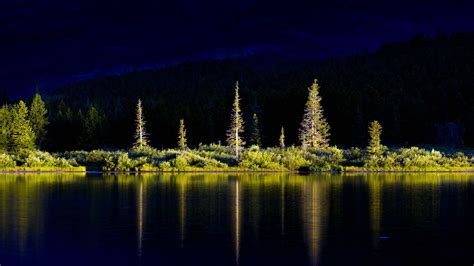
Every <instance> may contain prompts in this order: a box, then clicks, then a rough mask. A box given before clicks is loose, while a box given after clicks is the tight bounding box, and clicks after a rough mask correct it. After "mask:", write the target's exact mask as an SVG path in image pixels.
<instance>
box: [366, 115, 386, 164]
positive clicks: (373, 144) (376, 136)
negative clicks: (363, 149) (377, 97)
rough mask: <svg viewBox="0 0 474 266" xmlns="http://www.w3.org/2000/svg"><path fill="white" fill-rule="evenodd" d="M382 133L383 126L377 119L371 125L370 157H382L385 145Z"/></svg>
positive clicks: (368, 148) (368, 149)
mask: <svg viewBox="0 0 474 266" xmlns="http://www.w3.org/2000/svg"><path fill="white" fill-rule="evenodd" d="M381 135H382V126H381V125H380V123H379V122H378V121H377V120H375V121H372V123H370V125H369V146H368V147H367V155H369V157H380V156H382V154H383V151H384V149H385V147H384V146H383V145H382V144H381V140H380V136H381Z"/></svg>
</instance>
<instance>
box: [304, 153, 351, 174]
mask: <svg viewBox="0 0 474 266" xmlns="http://www.w3.org/2000/svg"><path fill="white" fill-rule="evenodd" d="M343 155H344V152H343V151H342V150H341V149H338V148H337V147H326V148H314V149H308V152H307V154H306V159H307V160H309V162H310V163H309V170H310V171H329V170H336V171H339V170H341V165H342V163H343V160H344V156H343Z"/></svg>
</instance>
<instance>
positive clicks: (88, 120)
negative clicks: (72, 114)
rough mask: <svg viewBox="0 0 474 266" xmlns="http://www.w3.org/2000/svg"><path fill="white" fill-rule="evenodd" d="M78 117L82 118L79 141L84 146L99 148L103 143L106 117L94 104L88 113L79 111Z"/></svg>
mask: <svg viewBox="0 0 474 266" xmlns="http://www.w3.org/2000/svg"><path fill="white" fill-rule="evenodd" d="M78 117H79V118H81V119H82V134H81V136H80V138H79V142H80V144H81V146H82V147H83V148H86V149H93V148H97V147H98V146H99V145H101V144H103V143H102V140H103V138H102V136H103V128H104V123H105V117H104V116H103V115H101V114H100V113H99V111H98V110H97V109H96V108H95V107H94V106H93V105H91V106H89V110H88V111H87V113H86V115H85V116H84V115H82V112H81V111H79V113H78Z"/></svg>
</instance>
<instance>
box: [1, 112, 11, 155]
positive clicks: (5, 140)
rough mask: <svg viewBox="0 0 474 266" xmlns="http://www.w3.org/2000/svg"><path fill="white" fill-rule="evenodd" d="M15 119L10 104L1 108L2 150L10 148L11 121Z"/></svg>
mask: <svg viewBox="0 0 474 266" xmlns="http://www.w3.org/2000/svg"><path fill="white" fill-rule="evenodd" d="M12 121H13V110H12V108H11V107H10V106H8V105H4V106H2V107H1V108H0V152H7V151H8V150H9V148H8V144H9V139H10V131H11V128H12V127H11V123H12Z"/></svg>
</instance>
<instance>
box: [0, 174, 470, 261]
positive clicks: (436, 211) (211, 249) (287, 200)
mask: <svg viewBox="0 0 474 266" xmlns="http://www.w3.org/2000/svg"><path fill="white" fill-rule="evenodd" d="M473 184H474V175H473V174H411V175H407V174H387V175H383V174H379V175H348V176H341V175H311V176H301V175H286V174H277V175H275V174H265V175H227V174H222V175H221V174H201V175H200V174H196V175H149V176H80V175H79V176H71V175H26V176H25V175H0V264H1V265H2V266H10V265H237V264H238V265H473V263H474V238H473V237H474V187H473Z"/></svg>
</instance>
